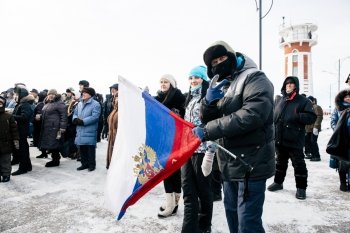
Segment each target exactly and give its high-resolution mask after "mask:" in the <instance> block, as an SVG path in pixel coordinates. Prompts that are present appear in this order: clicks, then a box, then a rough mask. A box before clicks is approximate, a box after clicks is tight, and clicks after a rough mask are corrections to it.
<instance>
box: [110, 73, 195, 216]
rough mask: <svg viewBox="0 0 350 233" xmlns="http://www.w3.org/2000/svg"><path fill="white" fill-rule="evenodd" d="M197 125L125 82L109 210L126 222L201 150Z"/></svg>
mask: <svg viewBox="0 0 350 233" xmlns="http://www.w3.org/2000/svg"><path fill="white" fill-rule="evenodd" d="M193 127H194V126H193V125H192V124H191V123H189V122H187V121H185V120H183V119H181V118H180V117H178V116H177V115H176V114H174V113H173V112H171V111H170V110H169V109H167V108H166V107H164V106H163V105H162V104H160V103H159V102H158V101H156V100H155V99H154V98H153V97H152V96H150V95H149V94H148V93H145V92H143V91H142V90H140V89H139V88H138V87H136V86H135V85H133V84H132V83H130V82H129V81H127V80H126V79H124V78H122V77H119V93H118V133H117V137H116V141H115V145H114V151H113V157H112V161H111V164H110V167H109V171H108V173H107V180H106V188H105V205H106V207H107V208H108V209H110V210H111V211H112V212H113V213H114V214H115V215H116V219H117V220H120V219H121V218H122V217H123V215H124V214H125V211H126V209H127V208H128V207H129V206H131V205H133V204H135V203H136V202H137V201H138V200H139V199H140V198H141V197H142V196H143V195H145V194H146V193H147V192H148V191H149V190H151V189H152V188H153V187H154V186H156V185H157V184H158V183H159V182H161V181H162V180H164V179H165V178H166V177H168V176H169V175H171V174H172V173H173V172H174V171H176V170H177V169H179V168H180V167H181V166H182V165H183V164H184V163H185V162H186V161H187V160H188V159H189V158H190V156H191V155H192V154H193V153H194V151H195V150H196V149H197V148H198V146H199V145H200V140H199V139H198V138H197V137H196V136H195V135H194V134H193V133H192V128H193Z"/></svg>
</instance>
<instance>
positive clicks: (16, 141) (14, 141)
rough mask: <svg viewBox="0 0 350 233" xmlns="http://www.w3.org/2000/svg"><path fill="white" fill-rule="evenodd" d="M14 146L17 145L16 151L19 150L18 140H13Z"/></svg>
mask: <svg viewBox="0 0 350 233" xmlns="http://www.w3.org/2000/svg"><path fill="white" fill-rule="evenodd" d="M13 145H15V149H16V150H19V141H18V140H13Z"/></svg>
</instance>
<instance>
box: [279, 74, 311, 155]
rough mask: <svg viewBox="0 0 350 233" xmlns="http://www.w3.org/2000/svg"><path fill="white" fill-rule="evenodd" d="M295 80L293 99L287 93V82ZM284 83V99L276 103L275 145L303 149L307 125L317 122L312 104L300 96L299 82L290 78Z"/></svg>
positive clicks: (292, 77) (295, 78)
mask: <svg viewBox="0 0 350 233" xmlns="http://www.w3.org/2000/svg"><path fill="white" fill-rule="evenodd" d="M288 78H291V79H294V82H295V84H296V94H295V96H294V97H293V98H291V97H290V94H289V95H288V94H287V93H286V91H285V90H286V80H287V79H288ZM286 80H285V81H284V82H283V86H282V89H281V91H282V95H283V97H282V98H280V99H279V100H277V101H276V106H275V111H274V123H275V135H276V137H275V143H276V145H277V146H287V147H291V148H295V149H303V147H304V144H305V139H304V138H305V125H310V124H313V123H314V122H315V121H316V118H317V116H316V114H315V113H314V110H313V107H312V103H311V101H310V100H308V99H307V98H306V97H304V96H302V95H299V80H298V78H297V77H294V76H289V77H287V78H286Z"/></svg>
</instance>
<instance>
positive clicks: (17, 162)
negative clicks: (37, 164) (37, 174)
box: [11, 160, 19, 165]
mask: <svg viewBox="0 0 350 233" xmlns="http://www.w3.org/2000/svg"><path fill="white" fill-rule="evenodd" d="M16 164H19V161H17V160H12V161H11V165H16Z"/></svg>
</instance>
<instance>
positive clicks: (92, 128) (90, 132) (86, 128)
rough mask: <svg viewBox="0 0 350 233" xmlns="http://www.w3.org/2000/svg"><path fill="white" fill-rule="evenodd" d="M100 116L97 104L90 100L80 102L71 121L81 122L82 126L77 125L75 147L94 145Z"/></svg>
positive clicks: (99, 108) (99, 107)
mask: <svg viewBox="0 0 350 233" xmlns="http://www.w3.org/2000/svg"><path fill="white" fill-rule="evenodd" d="M100 114H101V106H100V104H99V102H97V101H96V100H94V99H93V98H90V99H89V100H88V101H86V102H85V103H84V102H83V100H81V101H80V102H79V103H78V106H77V107H76V108H75V110H74V114H73V121H74V119H76V118H80V119H82V120H83V122H84V125H77V134H76V137H75V144H76V145H96V140H97V127H98V120H99V117H100Z"/></svg>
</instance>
